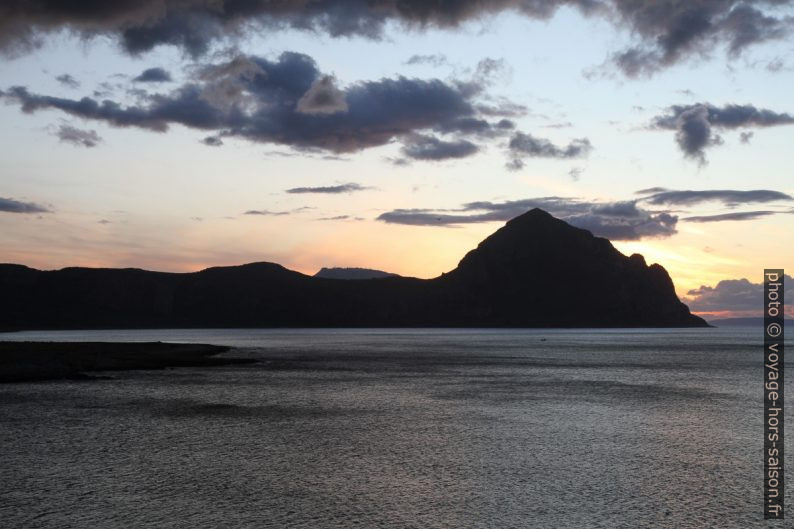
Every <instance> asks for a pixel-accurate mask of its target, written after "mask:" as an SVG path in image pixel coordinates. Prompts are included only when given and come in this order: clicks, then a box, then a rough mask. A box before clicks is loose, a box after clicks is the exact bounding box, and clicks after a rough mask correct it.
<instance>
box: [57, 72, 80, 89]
mask: <svg viewBox="0 0 794 529" xmlns="http://www.w3.org/2000/svg"><path fill="white" fill-rule="evenodd" d="M55 80H56V81H58V82H59V83H61V84H62V85H63V86H67V87H69V88H80V82H79V81H78V80H77V79H75V78H74V77H72V76H71V75H69V74H68V73H65V74H61V75H59V76H57V77H56V78H55Z"/></svg>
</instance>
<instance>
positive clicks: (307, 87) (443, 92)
mask: <svg viewBox="0 0 794 529" xmlns="http://www.w3.org/2000/svg"><path fill="white" fill-rule="evenodd" d="M194 71H195V78H194V79H193V80H192V81H190V82H188V83H185V84H183V85H182V86H179V87H177V88H176V89H174V90H172V91H170V92H168V93H162V94H148V95H147V96H145V97H143V98H141V99H139V100H138V102H137V103H135V104H130V105H126V106H125V105H123V104H121V103H119V102H115V101H112V100H108V99H105V100H102V101H98V100H95V99H93V98H90V97H84V98H82V99H68V98H61V97H52V96H47V95H39V94H34V93H31V92H29V91H28V90H27V89H26V88H24V87H12V88H10V89H8V90H6V91H0V98H3V99H5V100H6V101H10V102H16V103H17V104H19V105H20V107H21V109H22V111H23V112H28V113H31V112H36V111H38V110H45V109H56V110H60V111H62V112H64V113H67V114H69V115H72V116H76V117H79V118H82V119H92V120H96V121H102V122H105V123H107V124H109V125H113V126H117V127H139V128H143V129H148V130H152V131H157V132H163V131H166V130H167V129H168V128H169V126H170V125H172V124H179V125H183V126H186V127H190V128H194V129H199V130H205V131H209V132H211V133H212V135H213V136H223V137H228V136H233V137H241V138H246V139H249V140H253V141H257V142H263V143H277V144H282V145H289V146H291V147H293V148H296V149H306V150H312V149H320V150H324V151H331V152H333V153H337V154H338V153H346V152H355V151H359V150H362V149H366V148H370V147H376V146H380V145H385V144H387V143H389V142H391V141H392V140H394V139H398V140H399V139H405V138H415V136H414V135H415V134H417V133H418V132H421V131H429V130H433V129H436V128H444V127H449V126H450V125H449V124H454V123H463V121H461V120H462V119H463V118H475V119H478V116H479V114H478V113H477V111H476V110H475V108H474V104H473V103H474V98H475V97H476V96H475V95H467V94H464V93H463V92H461V90H459V88H458V87H457V86H455V85H454V83H453V84H449V83H445V82H444V81H441V80H438V79H430V80H423V79H408V78H405V77H397V78H394V79H380V80H377V81H364V82H359V83H355V84H353V85H350V86H348V87H347V88H346V90H345V92H344V99H345V101H346V108H343V107H342V106H341V105H340V104H338V101H337V102H336V103H334V110H335V112H334V113H325V112H320V111H319V109H320V108H325V109H326V110H328V109H329V108H330V107H329V106H327V101H326V103H325V104H326V106H325V107H322V106H318V105H321V104H322V102H321V101H320V100H318V99H314V100H313V101H312V102H311V104H309V103H307V105H308V107H306V108H304V110H307V109H313V112H311V113H306V112H302V111H301V109H300V108H299V107H300V106H301V101H302V100H303V101H306V100H305V99H304V98H305V97H306V96H307V94H311V93H312V90H314V89H315V88H317V87H318V86H320V88H323V87H324V86H325V88H327V86H326V85H324V84H323V79H327V76H324V75H323V74H322V73H321V72H320V71H319V69H318V67H317V65H316V64H315V62H314V60H312V58H311V57H308V56H306V55H302V54H298V53H289V52H287V53H283V54H282V55H281V56H280V57H279V58H278V59H277V60H268V59H264V58H261V57H253V56H252V57H246V56H240V57H236V58H234V59H232V60H230V61H227V62H223V63H220V64H208V65H200V66H199V67H196V68H195V69H194ZM318 82H319V85H318V84H317V83H318ZM318 90H319V89H318ZM320 91H321V90H320ZM320 99H322V98H320ZM505 125H507V123H502V125H501V126H505ZM461 133H463V132H462V131H460V130H458V132H457V134H461ZM439 141H441V142H442V143H441V144H439V145H440V146H439V150H442V149H443V148H449V147H454V148H455V149H457V151H455V152H457V153H459V154H462V153H471V152H473V151H472V147H471V144H469V143H466V142H465V141H463V140H461V139H459V138H458V139H456V141H454V142H446V141H443V140H439ZM425 143H428V142H425ZM430 143H432V142H430ZM447 143H451V145H447ZM420 146H421V144H420ZM408 148H409V152H411V153H415V154H416V155H417V157H422V156H423V151H422V149H420V148H418V147H417V145H416V141H415V140H413V139H412V140H409V142H408ZM427 152H428V154H427V158H429V159H433V158H432V154H433V150H432V149H428V151H427Z"/></svg>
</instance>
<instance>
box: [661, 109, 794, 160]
mask: <svg viewBox="0 0 794 529" xmlns="http://www.w3.org/2000/svg"><path fill="white" fill-rule="evenodd" d="M793 123H794V116H791V115H790V114H787V113H777V112H773V111H772V110H767V109H762V108H756V107H754V106H752V105H726V106H724V107H722V108H720V107H716V106H714V105H710V104H708V103H698V104H695V105H674V106H672V107H670V108H669V110H668V113H667V114H663V115H660V116H657V117H655V118H654V119H653V121H652V123H651V127H652V128H656V129H665V130H674V131H675V132H676V142H677V143H678V146H679V147H680V148H681V150H682V151H683V152H684V155H685V156H687V157H689V158H693V159H695V160H697V161H698V162H700V163H701V164H703V163H705V162H706V156H705V149H706V148H708V147H711V146H714V145H720V144H722V143H723V140H722V137H721V136H720V135H719V134H718V133H717V132H715V131H720V130H726V129H736V128H740V127H741V128H746V127H773V126H777V125H790V124H793Z"/></svg>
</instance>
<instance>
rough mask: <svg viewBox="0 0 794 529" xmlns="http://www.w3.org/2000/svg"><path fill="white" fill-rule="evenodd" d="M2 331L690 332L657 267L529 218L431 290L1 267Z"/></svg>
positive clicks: (299, 277) (388, 284)
mask: <svg viewBox="0 0 794 529" xmlns="http://www.w3.org/2000/svg"><path fill="white" fill-rule="evenodd" d="M0 292H2V293H3V297H2V299H0V328H2V327H6V328H15V329H81V328H83V329H85V328H169V327H170V328H181V327H693V326H707V324H706V322H705V321H704V320H702V319H701V318H698V317H697V316H694V315H692V314H690V312H689V309H688V308H687V307H686V305H684V304H683V303H681V302H680V301H679V299H678V297H677V296H676V294H675V290H674V288H673V282H672V280H671V279H670V276H669V275H668V274H667V272H666V271H665V269H664V268H662V267H661V266H660V265H658V264H654V265H651V266H648V265H647V264H646V263H645V260H644V259H643V257H642V256H641V255H637V254H635V255H632V256H631V257H627V256H625V255H623V254H622V253H620V252H619V251H618V250H616V249H615V248H614V247H613V246H612V244H611V243H610V242H609V241H608V240H606V239H602V238H599V237H594V236H593V235H592V234H591V233H590V232H589V231H586V230H582V229H579V228H575V227H573V226H571V225H569V224H567V223H565V222H563V221H561V220H559V219H555V218H554V217H552V216H551V215H549V214H548V213H546V212H545V211H542V210H539V209H533V210H531V211H529V212H527V213H525V214H524V215H521V216H519V217H517V218H515V219H513V220H511V221H509V222H508V223H507V224H506V225H505V226H504V227H502V228H501V229H499V230H498V231H496V232H495V233H494V234H493V235H491V236H490V237H488V238H487V239H485V240H484V241H483V242H482V243H480V245H479V246H478V247H477V248H476V249H475V250H472V251H471V252H469V253H468V254H467V255H466V256H465V257H464V258H463V260H461V262H460V264H459V265H458V266H457V268H455V269H454V270H452V271H451V272H449V273H447V274H442V275H441V276H439V277H437V278H435V279H427V280H423V279H416V278H407V277H385V278H378V279H362V280H351V279H345V280H339V279H328V278H322V277H310V276H306V275H303V274H300V273H298V272H294V271H291V270H287V269H286V268H284V267H282V266H280V265H277V264H274V263H254V264H248V265H243V266H234V267H219V268H209V269H207V270H202V271H201V272H195V273H188V274H171V273H162V272H148V271H145V270H137V269H88V268H65V269H63V270H58V271H52V272H44V271H39V270H33V269H31V268H27V267H24V266H20V265H0Z"/></svg>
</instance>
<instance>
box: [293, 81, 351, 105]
mask: <svg viewBox="0 0 794 529" xmlns="http://www.w3.org/2000/svg"><path fill="white" fill-rule="evenodd" d="M297 109H298V112H300V113H301V114H336V113H338V112H347V110H348V107H347V101H346V100H345V94H344V93H343V92H342V91H341V90H339V89H338V88H337V87H336V79H334V77H333V76H331V75H325V76H323V77H321V78H319V79H317V80H316V81H314V82H313V83H312V85H311V87H309V90H307V91H306V93H305V94H303V97H301V98H300V99H299V100H298V105H297Z"/></svg>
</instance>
